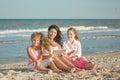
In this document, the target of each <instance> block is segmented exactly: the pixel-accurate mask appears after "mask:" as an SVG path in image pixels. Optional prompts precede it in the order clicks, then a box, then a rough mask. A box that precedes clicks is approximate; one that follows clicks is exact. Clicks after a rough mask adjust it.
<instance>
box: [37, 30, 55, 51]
mask: <svg viewBox="0 0 120 80" xmlns="http://www.w3.org/2000/svg"><path fill="white" fill-rule="evenodd" d="M39 35H40V49H41V50H42V49H43V48H44V49H46V50H48V51H49V52H50V46H53V44H52V43H51V42H50V40H49V39H48V38H47V37H45V35H44V34H43V33H41V32H39ZM42 53H43V52H42Z"/></svg>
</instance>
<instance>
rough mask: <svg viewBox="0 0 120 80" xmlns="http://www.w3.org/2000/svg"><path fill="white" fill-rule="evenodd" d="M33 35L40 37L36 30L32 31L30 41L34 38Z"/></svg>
mask: <svg viewBox="0 0 120 80" xmlns="http://www.w3.org/2000/svg"><path fill="white" fill-rule="evenodd" d="M35 37H38V38H39V37H40V35H39V33H38V32H34V33H32V34H31V41H32V39H33V38H35Z"/></svg>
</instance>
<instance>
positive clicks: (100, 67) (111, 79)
mask: <svg viewBox="0 0 120 80" xmlns="http://www.w3.org/2000/svg"><path fill="white" fill-rule="evenodd" d="M85 57H87V58H88V59H89V60H91V61H92V62H94V63H96V64H97V68H96V69H94V70H85V71H80V72H76V73H69V72H62V73H59V74H57V73H53V74H47V72H42V71H28V70H27V61H26V62H16V63H10V64H0V80H40V79H41V80H106V79H107V80H120V75H119V74H120V52H119V51H115V52H109V53H99V54H89V55H85Z"/></svg>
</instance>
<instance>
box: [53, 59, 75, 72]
mask: <svg viewBox="0 0 120 80" xmlns="http://www.w3.org/2000/svg"><path fill="white" fill-rule="evenodd" d="M53 60H54V62H55V64H56V66H57V67H58V68H59V69H61V70H65V71H69V72H71V73H73V72H75V70H76V69H75V68H71V67H69V66H67V65H66V64H65V63H63V62H62V60H60V58H58V57H53Z"/></svg>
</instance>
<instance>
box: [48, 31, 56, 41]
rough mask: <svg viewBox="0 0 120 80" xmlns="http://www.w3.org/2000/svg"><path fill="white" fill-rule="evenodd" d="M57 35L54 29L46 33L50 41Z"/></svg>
mask: <svg viewBox="0 0 120 80" xmlns="http://www.w3.org/2000/svg"><path fill="white" fill-rule="evenodd" d="M56 35H57V30H56V29H50V31H49V32H48V36H49V38H50V39H54V38H55V37H56Z"/></svg>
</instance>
